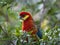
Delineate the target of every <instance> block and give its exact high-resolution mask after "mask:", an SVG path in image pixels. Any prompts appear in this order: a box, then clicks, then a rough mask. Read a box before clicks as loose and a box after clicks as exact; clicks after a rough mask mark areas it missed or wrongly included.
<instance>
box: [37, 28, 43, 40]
mask: <svg viewBox="0 0 60 45" xmlns="http://www.w3.org/2000/svg"><path fill="white" fill-rule="evenodd" d="M37 36H38V37H39V38H40V39H42V36H43V35H42V31H41V30H40V28H38V32H37Z"/></svg>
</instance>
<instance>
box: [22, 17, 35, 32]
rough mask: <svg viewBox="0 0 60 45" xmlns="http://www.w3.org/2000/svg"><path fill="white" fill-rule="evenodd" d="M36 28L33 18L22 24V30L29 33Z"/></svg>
mask: <svg viewBox="0 0 60 45" xmlns="http://www.w3.org/2000/svg"><path fill="white" fill-rule="evenodd" d="M34 26H35V25H34V22H33V20H32V18H29V19H27V20H26V21H24V22H23V23H22V30H23V31H27V32H29V31H31V29H32V28H33V27H34Z"/></svg>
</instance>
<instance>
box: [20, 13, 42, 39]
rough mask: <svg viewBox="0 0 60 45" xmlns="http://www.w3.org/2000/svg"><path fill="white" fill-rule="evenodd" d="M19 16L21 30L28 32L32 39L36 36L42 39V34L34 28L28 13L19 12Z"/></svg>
mask: <svg viewBox="0 0 60 45" xmlns="http://www.w3.org/2000/svg"><path fill="white" fill-rule="evenodd" d="M19 16H20V20H22V30H23V31H26V32H28V33H29V34H30V35H32V37H33V38H36V37H37V36H38V37H39V38H41V39H42V32H41V31H40V29H38V28H37V27H36V26H35V23H34V20H33V18H32V16H31V14H30V13H29V12H20V14H19ZM36 39H37V38H36Z"/></svg>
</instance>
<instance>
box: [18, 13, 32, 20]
mask: <svg viewBox="0 0 60 45" xmlns="http://www.w3.org/2000/svg"><path fill="white" fill-rule="evenodd" d="M30 15H31V14H30V13H29V12H20V14H19V16H20V19H22V20H26V19H27V18H29V16H30Z"/></svg>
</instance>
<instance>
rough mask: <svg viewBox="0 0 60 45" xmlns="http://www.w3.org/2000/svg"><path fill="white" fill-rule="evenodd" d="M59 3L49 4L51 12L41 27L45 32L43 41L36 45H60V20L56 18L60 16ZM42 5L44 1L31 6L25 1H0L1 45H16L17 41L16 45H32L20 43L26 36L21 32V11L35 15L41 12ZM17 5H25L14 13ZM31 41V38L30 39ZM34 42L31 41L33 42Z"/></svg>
mask: <svg viewBox="0 0 60 45" xmlns="http://www.w3.org/2000/svg"><path fill="white" fill-rule="evenodd" d="M58 2H59V1H56V2H55V3H54V4H51V5H50V2H48V3H49V4H48V5H46V8H47V9H48V8H49V11H48V12H47V14H46V15H45V17H44V19H43V21H42V23H41V27H40V28H41V29H42V32H43V39H39V42H36V45H56V44H58V45H60V44H59V43H60V20H58V18H57V17H56V15H57V14H60V9H59V5H57V4H58ZM42 3H43V1H40V2H37V3H36V4H33V3H32V4H31V2H29V3H28V1H27V2H25V3H24V0H23V1H22V3H21V0H0V45H11V44H13V45H15V42H16V41H17V43H16V45H30V43H24V42H23V43H24V44H23V43H21V41H20V40H21V39H22V38H24V36H25V34H24V35H23V32H22V31H21V27H22V23H21V22H20V19H19V11H20V12H21V11H28V12H31V13H32V14H33V15H35V14H36V13H38V12H39V11H40V10H41V9H39V8H38V7H39V5H40V4H42ZM16 4H17V5H18V4H21V5H23V4H25V5H23V6H22V8H21V9H19V11H14V10H13V7H15V6H16ZM46 21H47V22H46ZM39 23H40V22H39V21H36V24H38V25H39ZM22 35H23V36H22ZM26 35H27V34H26ZM24 39H25V38H24ZM29 39H31V38H30V37H29ZM32 40H33V39H32ZM32 40H29V41H30V42H31V41H32ZM14 41H15V42H14Z"/></svg>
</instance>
